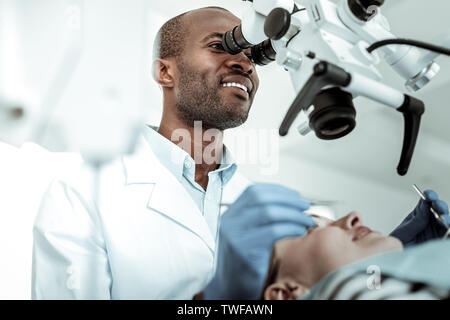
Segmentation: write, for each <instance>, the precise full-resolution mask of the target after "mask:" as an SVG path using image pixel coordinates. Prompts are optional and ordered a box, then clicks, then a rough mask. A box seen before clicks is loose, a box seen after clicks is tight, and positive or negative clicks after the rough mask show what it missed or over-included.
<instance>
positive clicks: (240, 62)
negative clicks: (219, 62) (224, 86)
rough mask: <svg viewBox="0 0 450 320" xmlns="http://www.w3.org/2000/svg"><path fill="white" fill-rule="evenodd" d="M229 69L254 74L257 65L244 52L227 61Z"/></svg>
mask: <svg viewBox="0 0 450 320" xmlns="http://www.w3.org/2000/svg"><path fill="white" fill-rule="evenodd" d="M226 65H227V67H228V68H230V69H233V70H239V71H242V72H245V73H247V74H252V73H253V72H254V70H255V65H254V64H253V63H252V62H251V61H250V58H249V57H247V56H246V54H245V53H244V52H241V53H239V54H235V55H232V56H231V57H230V58H229V59H228V60H227V61H226Z"/></svg>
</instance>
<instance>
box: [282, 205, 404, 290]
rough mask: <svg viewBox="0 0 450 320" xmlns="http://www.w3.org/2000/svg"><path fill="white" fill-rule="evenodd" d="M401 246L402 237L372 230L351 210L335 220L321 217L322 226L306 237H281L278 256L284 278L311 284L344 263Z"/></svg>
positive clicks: (306, 284)
mask: <svg viewBox="0 0 450 320" xmlns="http://www.w3.org/2000/svg"><path fill="white" fill-rule="evenodd" d="M315 219H316V218H315ZM401 248H402V244H401V242H400V241H399V240H397V239H396V238H393V237H387V236H384V235H382V234H381V233H379V232H375V231H372V230H370V229H369V228H368V227H366V226H364V225H363V223H362V220H361V217H360V215H359V213H357V212H351V213H350V214H348V215H347V216H345V217H343V218H341V219H339V220H337V221H334V222H333V221H331V220H328V219H324V218H320V223H318V227H316V228H314V229H312V230H311V231H309V232H308V234H307V235H306V236H304V237H297V238H286V239H283V240H280V241H279V242H277V243H276V244H275V249H274V252H275V256H274V259H279V261H280V267H279V271H278V274H279V277H280V278H283V277H285V278H290V279H291V280H293V281H296V282H297V283H301V284H303V285H304V286H306V287H311V286H312V285H314V284H315V283H316V282H317V281H319V280H320V279H321V278H322V277H323V276H325V275H326V274H327V273H329V272H331V271H334V270H336V269H338V268H340V267H342V266H344V265H347V264H350V263H353V262H356V261H358V260H360V259H363V258H365V257H368V256H371V255H375V254H380V253H384V252H388V251H393V250H399V249H401ZM277 281H280V279H278V280H277Z"/></svg>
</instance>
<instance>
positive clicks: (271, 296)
mask: <svg viewBox="0 0 450 320" xmlns="http://www.w3.org/2000/svg"><path fill="white" fill-rule="evenodd" d="M308 290H309V289H308V288H307V287H305V286H304V285H301V284H299V283H297V282H293V281H289V282H288V281H283V282H275V283H272V284H271V285H270V286H268V287H267V288H266V290H265V291H264V300H296V299H298V298H300V297H301V296H303V295H304V294H305V293H307V292H308Z"/></svg>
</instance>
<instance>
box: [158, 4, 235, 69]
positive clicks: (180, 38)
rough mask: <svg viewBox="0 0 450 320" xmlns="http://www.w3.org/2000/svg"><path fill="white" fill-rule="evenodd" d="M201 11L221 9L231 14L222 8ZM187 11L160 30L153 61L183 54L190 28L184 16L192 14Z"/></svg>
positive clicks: (169, 21) (211, 7)
mask: <svg viewBox="0 0 450 320" xmlns="http://www.w3.org/2000/svg"><path fill="white" fill-rule="evenodd" d="M201 9H219V10H223V11H226V12H229V11H228V10H227V9H224V8H221V7H214V6H210V7H204V8H201ZM192 11H193V10H191V11H187V12H185V13H182V14H180V15H178V16H176V17H173V18H172V19H170V20H168V21H167V22H166V23H164V24H163V26H162V27H161V28H160V29H159V31H158V33H157V34H156V38H155V41H154V43H153V61H154V60H156V59H158V58H159V59H166V58H169V57H175V58H178V57H180V56H181V55H182V54H183V51H184V47H185V44H186V41H185V40H186V37H187V35H188V34H189V26H188V25H187V24H186V21H185V19H184V16H185V15H186V14H187V13H189V12H192Z"/></svg>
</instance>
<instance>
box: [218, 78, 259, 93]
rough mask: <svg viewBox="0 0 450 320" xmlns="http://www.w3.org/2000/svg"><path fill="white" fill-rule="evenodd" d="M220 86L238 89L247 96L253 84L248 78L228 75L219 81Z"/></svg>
mask: <svg viewBox="0 0 450 320" xmlns="http://www.w3.org/2000/svg"><path fill="white" fill-rule="evenodd" d="M220 85H221V86H222V87H226V88H238V89H240V90H242V91H244V92H245V93H247V94H248V95H250V93H251V92H252V90H253V82H252V81H251V80H250V79H249V78H248V77H246V76H242V75H229V76H227V77H225V78H224V79H223V80H222V81H221V83H220Z"/></svg>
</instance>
